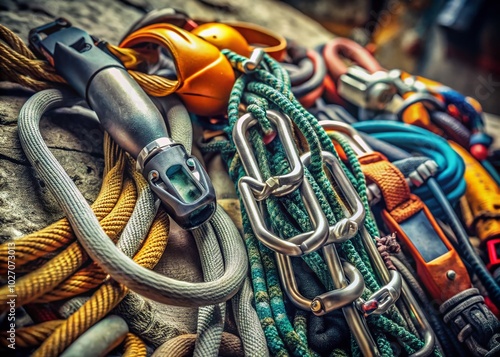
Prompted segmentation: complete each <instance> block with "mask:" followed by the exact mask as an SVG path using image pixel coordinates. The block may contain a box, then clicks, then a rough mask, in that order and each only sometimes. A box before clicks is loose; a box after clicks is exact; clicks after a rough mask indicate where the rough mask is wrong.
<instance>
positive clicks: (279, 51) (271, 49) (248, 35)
mask: <svg viewBox="0 0 500 357" xmlns="http://www.w3.org/2000/svg"><path fill="white" fill-rule="evenodd" d="M224 23H225V24H226V25H229V26H231V27H232V28H234V29H235V30H236V31H238V32H239V33H240V34H241V35H242V36H243V37H244V38H245V39H246V40H247V42H248V43H249V44H250V50H253V49H254V48H255V47H261V48H262V49H263V50H264V52H266V53H267V54H268V55H269V56H271V57H272V58H274V59H275V60H276V61H278V62H282V61H283V60H284V58H285V56H286V39H285V38H284V37H283V36H281V35H278V34H277V33H274V32H272V31H270V30H268V29H266V28H264V27H261V26H258V25H255V24H251V23H248V22H238V21H225V22H224Z"/></svg>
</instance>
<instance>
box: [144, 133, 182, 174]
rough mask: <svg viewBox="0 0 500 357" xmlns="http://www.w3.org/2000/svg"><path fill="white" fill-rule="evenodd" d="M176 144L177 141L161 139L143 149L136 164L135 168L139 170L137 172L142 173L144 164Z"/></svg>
mask: <svg viewBox="0 0 500 357" xmlns="http://www.w3.org/2000/svg"><path fill="white" fill-rule="evenodd" d="M174 144H175V141H173V140H172V139H171V138H160V139H156V140H154V141H152V142H150V143H149V144H148V145H146V146H145V147H143V148H142V150H141V151H140V152H139V155H137V159H136V163H135V168H136V169H137V171H139V172H142V171H143V170H144V163H145V162H146V161H147V160H148V159H150V158H151V157H153V156H154V155H156V154H157V153H158V152H160V151H161V150H163V149H165V148H167V147H170V146H172V145H174Z"/></svg>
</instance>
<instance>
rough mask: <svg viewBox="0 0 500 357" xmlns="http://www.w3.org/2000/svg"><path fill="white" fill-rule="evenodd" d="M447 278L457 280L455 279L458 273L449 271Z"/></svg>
mask: <svg viewBox="0 0 500 357" xmlns="http://www.w3.org/2000/svg"><path fill="white" fill-rule="evenodd" d="M446 277H447V278H448V279H450V280H455V278H456V277H457V273H455V271H454V270H448V271H447V272H446Z"/></svg>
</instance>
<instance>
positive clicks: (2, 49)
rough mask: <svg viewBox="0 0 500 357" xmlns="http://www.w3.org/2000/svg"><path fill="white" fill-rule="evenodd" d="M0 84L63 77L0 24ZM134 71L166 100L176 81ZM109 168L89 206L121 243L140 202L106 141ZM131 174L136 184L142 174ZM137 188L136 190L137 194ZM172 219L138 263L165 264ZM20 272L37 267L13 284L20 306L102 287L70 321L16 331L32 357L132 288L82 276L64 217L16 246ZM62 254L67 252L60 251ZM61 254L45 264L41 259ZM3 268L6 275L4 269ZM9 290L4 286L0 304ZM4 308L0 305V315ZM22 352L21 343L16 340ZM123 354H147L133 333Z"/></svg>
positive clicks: (57, 345)
mask: <svg viewBox="0 0 500 357" xmlns="http://www.w3.org/2000/svg"><path fill="white" fill-rule="evenodd" d="M0 40H1V41H3V42H4V43H1V42H0V80H8V81H12V82H16V83H19V84H21V85H24V86H26V87H28V88H31V89H35V90H41V89H45V88H51V87H54V86H55V85H57V84H59V83H65V81H64V79H63V78H61V77H60V76H58V75H57V74H56V73H55V70H54V68H52V67H51V66H50V65H49V64H48V63H47V62H46V61H41V60H38V59H36V57H35V56H34V54H33V53H32V52H31V51H30V50H29V49H28V47H27V46H26V45H25V44H24V43H23V41H22V40H21V39H20V38H19V37H18V36H17V35H16V34H14V33H13V32H12V31H10V30H9V29H7V28H6V27H5V26H2V25H0ZM129 73H130V74H131V75H132V76H133V77H134V78H135V79H136V80H137V81H138V83H139V84H140V85H141V86H143V87H144V89H145V90H146V92H148V93H149V94H151V95H165V93H164V92H165V88H168V87H171V83H170V82H169V81H168V80H167V79H165V78H162V77H158V76H150V75H147V74H144V73H141V72H136V71H132V70H130V71H129ZM104 146H105V149H104V153H105V163H106V166H105V170H104V179H103V186H102V188H101V192H100V194H99V196H98V198H97V199H96V201H95V202H94V204H93V205H92V208H93V210H94V212H95V214H96V216H97V217H98V219H99V220H100V223H101V225H102V226H103V229H104V230H105V231H106V233H107V234H108V235H109V236H110V238H111V239H113V240H116V238H117V236H118V235H119V234H120V233H121V231H122V230H123V228H124V226H125V224H126V222H127V221H128V219H129V218H130V215H131V213H132V210H133V208H134V206H135V202H136V200H137V191H136V187H135V186H134V184H133V183H132V180H131V179H130V178H129V179H125V181H124V171H125V157H124V154H123V152H122V151H121V150H119V149H118V148H117V146H116V144H114V143H113V142H112V141H111V140H109V137H107V136H106V137H105V145H104ZM128 176H132V177H133V178H134V179H136V180H135V181H136V184H137V182H138V181H137V174H136V173H133V174H130V173H129V175H128ZM140 187H142V186H140V184H138V185H137V189H140ZM168 231H169V219H168V216H167V214H166V213H165V212H164V211H160V212H159V213H158V215H157V217H156V218H155V220H154V222H153V224H152V226H151V228H150V231H149V234H148V237H147V238H146V240H145V242H144V244H143V246H142V247H141V249H140V250H139V252H138V253H137V254H136V256H135V257H134V260H135V261H136V262H137V263H138V264H140V265H142V266H145V267H147V268H149V269H152V268H153V267H154V266H155V265H156V264H157V262H158V261H159V259H160V258H161V256H162V254H163V252H164V250H165V247H166V244H167V239H168ZM15 243H16V266H18V267H19V269H20V271H22V268H23V266H28V265H30V264H33V265H34V266H38V265H39V264H40V263H45V264H43V265H41V266H40V267H39V268H38V269H36V270H34V271H32V272H29V273H28V274H26V275H24V276H22V277H20V278H18V279H17V281H16V294H17V301H16V302H17V305H18V306H22V305H24V304H26V303H28V302H33V301H37V302H46V301H54V300H58V299H61V298H67V297H70V296H74V295H75V294H80V293H82V292H84V291H88V290H89V289H92V288H95V287H97V286H99V284H100V287H99V288H98V289H97V290H96V291H95V292H94V293H93V295H92V296H91V297H90V299H89V300H88V301H87V302H86V303H85V304H84V305H82V306H81V308H80V309H78V310H77V311H76V312H75V313H74V314H72V315H71V316H70V317H69V318H68V319H67V320H62V321H61V320H57V321H49V322H44V323H41V324H38V325H35V326H30V327H26V328H22V329H18V331H17V336H16V337H18V339H19V336H20V335H19V332H20V333H21V336H22V337H21V339H22V341H23V342H22V343H24V345H23V346H25V347H28V346H29V347H33V346H36V345H38V344H40V343H41V346H40V347H39V349H38V350H37V351H35V353H34V356H44V357H45V356H57V355H59V354H60V353H61V352H62V351H64V350H65V349H66V348H67V347H68V346H69V345H70V344H71V343H72V342H73V341H75V339H76V338H78V337H79V336H80V335H81V334H82V333H83V332H85V331H86V330H87V329H88V328H89V327H90V326H92V325H94V324H95V323H96V322H98V321H99V320H101V319H102V318H103V317H104V316H106V314H108V313H109V311H110V310H111V309H113V308H114V307H115V306H116V305H117V304H118V303H119V302H120V301H121V300H122V299H123V297H124V296H125V295H126V294H127V292H128V289H127V288H126V287H124V286H122V285H121V284H118V283H117V282H115V281H113V280H107V281H105V282H104V283H102V278H103V273H102V271H101V270H100V269H99V268H97V267H96V266H95V265H94V264H90V265H89V266H87V267H84V268H82V269H80V270H78V269H79V268H80V267H81V266H82V264H83V263H84V262H85V260H86V259H87V256H86V254H85V252H84V250H83V249H82V247H81V246H80V244H79V243H78V242H77V241H75V236H74V234H73V232H72V229H71V227H70V225H69V223H68V221H67V220H66V219H62V220H60V221H59V222H56V223H54V224H52V225H50V226H48V227H46V228H45V229H42V230H40V231H38V232H36V233H33V234H30V235H27V236H25V237H22V238H20V239H17V240H16V241H15ZM63 249H64V250H63ZM7 251H8V245H7V244H3V245H0V273H5V271H4V270H5V267H6V266H7V264H6V260H5V259H6V257H7V255H8V254H7ZM54 254H56V255H55V256H54V257H52V258H51V259H49V260H47V261H46V262H44V259H42V258H44V257H49V256H51V255H54ZM2 269H3V270H2ZM7 289H8V287H7V286H2V287H0V301H1V299H2V297H3V296H5V295H6V292H7ZM4 308H5V304H2V306H1V307H0V311H1V310H2V309H4ZM18 346H20V347H22V346H21V343H19V341H18ZM125 349H126V352H125V354H126V355H134V356H145V355H146V349H145V346H144V344H143V343H142V341H141V340H140V339H139V338H138V337H136V336H133V335H131V334H129V335H128V336H127V340H126V342H125Z"/></svg>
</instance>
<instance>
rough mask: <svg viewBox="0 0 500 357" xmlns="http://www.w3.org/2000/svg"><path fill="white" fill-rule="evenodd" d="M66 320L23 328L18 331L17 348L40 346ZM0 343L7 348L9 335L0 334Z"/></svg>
mask: <svg viewBox="0 0 500 357" xmlns="http://www.w3.org/2000/svg"><path fill="white" fill-rule="evenodd" d="M63 322H64V320H52V321H45V322H42V323H39V324H37V325H33V326H28V327H21V328H18V329H17V330H16V347H17V348H34V347H37V346H40V345H41V343H42V342H43V341H45V340H46V339H47V338H48V337H49V336H50V335H51V334H52V333H53V332H54V330H55V329H56V328H57V327H58V326H60V325H61V324H62V323H63ZM0 337H1V338H0V342H1V343H2V345H4V346H7V345H8V344H9V342H8V341H7V339H6V338H7V334H6V333H5V332H2V333H0Z"/></svg>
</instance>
